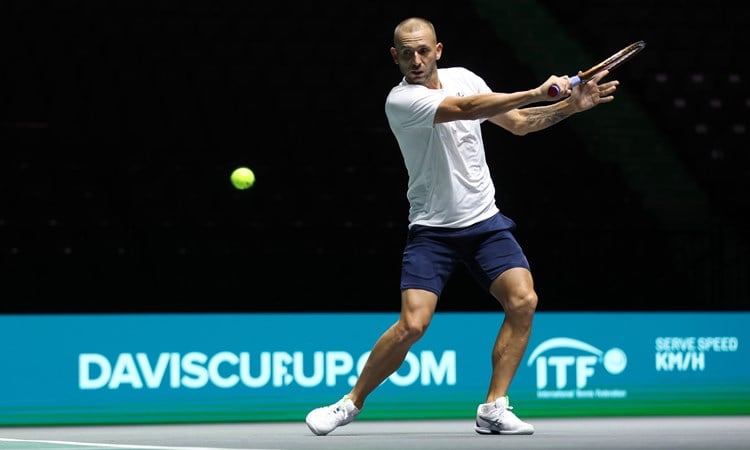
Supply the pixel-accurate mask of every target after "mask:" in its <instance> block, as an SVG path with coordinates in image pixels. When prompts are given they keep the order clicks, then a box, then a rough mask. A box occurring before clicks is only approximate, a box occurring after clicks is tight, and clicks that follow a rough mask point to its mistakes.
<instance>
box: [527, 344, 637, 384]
mask: <svg viewBox="0 0 750 450" xmlns="http://www.w3.org/2000/svg"><path fill="white" fill-rule="evenodd" d="M534 365H535V366H536V388H537V397H539V398H624V397H626V396H627V392H626V391H625V390H622V389H586V387H587V386H588V384H589V379H590V378H591V377H593V376H594V375H595V374H596V371H597V367H598V366H601V367H603V368H604V370H605V371H607V372H608V373H610V374H612V375H618V374H620V373H622V372H623V371H624V370H625V367H627V365H628V358H627V355H626V354H625V352H624V351H622V350H621V349H619V348H617V347H614V348H611V349H609V350H607V351H606V352H605V351H602V350H600V349H598V348H596V347H594V346H593V345H590V344H587V343H586V342H583V341H579V340H577V339H572V338H567V337H557V338H552V339H548V340H546V341H544V342H542V343H541V344H539V345H538V346H537V347H536V348H535V349H534V350H533V351H532V352H531V355H530V356H529V361H528V366H529V367H532V366H534ZM551 379H552V381H551ZM551 382H554V387H551V386H550V383H551Z"/></svg>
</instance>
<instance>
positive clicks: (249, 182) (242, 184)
mask: <svg viewBox="0 0 750 450" xmlns="http://www.w3.org/2000/svg"><path fill="white" fill-rule="evenodd" d="M230 179H231V180H232V184H233V185H234V187H236V188H237V189H240V190H244V189H248V188H251V187H253V185H254V184H255V174H254V173H253V171H252V170H250V169H248V168H247V167H238V168H236V169H234V171H233V172H232V176H231V177H230Z"/></svg>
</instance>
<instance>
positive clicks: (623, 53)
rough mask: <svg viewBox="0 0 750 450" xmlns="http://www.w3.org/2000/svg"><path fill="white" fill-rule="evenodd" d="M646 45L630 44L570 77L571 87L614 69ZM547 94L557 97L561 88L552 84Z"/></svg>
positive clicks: (640, 43) (639, 43)
mask: <svg viewBox="0 0 750 450" xmlns="http://www.w3.org/2000/svg"><path fill="white" fill-rule="evenodd" d="M645 46H646V43H645V42H644V41H638V42H634V43H632V44H630V45H628V46H627V47H625V48H623V49H622V50H620V51H619V52H617V53H615V54H614V55H612V56H610V57H609V58H607V59H605V60H604V61H602V62H600V63H599V64H597V65H595V66H593V67H591V68H590V69H588V70H587V71H585V72H582V73H581V74H580V75H575V76H572V77H570V87H571V88H573V87H575V86H577V85H579V84H580V83H586V82H587V81H589V80H590V79H591V78H593V77H594V76H595V75H596V74H598V73H600V72H602V71H604V70H609V71H612V69H614V68H615V67H617V66H619V65H620V64H622V63H624V62H625V61H627V60H629V59H630V58H632V57H633V56H635V55H636V54H637V53H638V52H640V51H641V50H643V48H644V47H645ZM547 95H549V96H550V97H552V98H554V97H557V96H558V95H560V88H559V87H558V86H556V85H552V86H550V88H549V89H548V90H547Z"/></svg>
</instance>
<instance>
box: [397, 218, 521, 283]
mask: <svg viewBox="0 0 750 450" xmlns="http://www.w3.org/2000/svg"><path fill="white" fill-rule="evenodd" d="M515 227H516V224H515V223H514V222H513V221H512V220H511V219H509V218H508V217H505V216H504V215H502V214H500V213H498V214H497V215H495V216H493V217H490V218H489V219H487V220H484V221H482V222H479V223H476V224H474V225H470V226H468V227H465V228H436V227H428V226H421V225H414V226H412V227H411V228H410V229H409V234H408V236H407V239H406V246H405V248H404V255H403V259H402V261H401V290H402V291H403V290H404V289H412V288H416V289H424V290H427V291H431V292H434V293H435V294H436V295H437V296H438V297H440V294H441V293H442V292H443V288H444V287H445V284H446V283H447V282H448V279H449V278H450V277H451V275H452V274H453V272H454V271H455V270H456V267H457V266H458V264H464V265H465V266H466V268H467V269H468V270H469V273H471V275H472V276H473V277H474V279H476V280H477V282H478V283H479V284H480V285H481V286H482V289H484V290H485V291H487V292H489V290H490V285H491V284H492V281H493V280H495V278H497V277H498V276H500V274H502V273H503V272H505V271H506V270H508V269H511V268H514V267H525V268H527V269H529V262H528V261H527V260H526V255H524V253H523V250H522V249H521V246H520V245H519V244H518V242H517V241H516V238H515V237H514V236H513V233H512V230H513V229H514V228H515Z"/></svg>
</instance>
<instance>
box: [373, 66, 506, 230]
mask: <svg viewBox="0 0 750 450" xmlns="http://www.w3.org/2000/svg"><path fill="white" fill-rule="evenodd" d="M438 77H439V78H440V83H441V85H442V89H429V88H426V87H424V86H422V85H418V84H408V83H407V82H406V81H405V80H402V81H401V83H399V84H398V85H397V86H395V87H393V89H391V91H390V93H389V94H388V97H387V98H386V101H385V114H386V117H387V118H388V124H389V125H390V127H391V131H392V132H393V134H394V136H395V137H396V140H397V141H398V144H399V147H400V148H401V154H402V156H403V158H404V164H405V165H406V170H407V173H408V175H409V183H408V188H407V192H406V196H407V199H408V200H409V227H411V226H412V225H416V224H419V225H429V226H434V227H447V228H459V227H466V226H469V225H472V224H475V223H477V222H479V221H481V220H484V219H487V218H489V217H491V216H493V215H494V214H496V213H497V212H499V210H498V208H497V206H496V204H495V186H494V184H493V182H492V178H491V176H490V172H489V167H488V166H487V161H486V159H485V154H484V142H483V141H482V131H481V128H480V125H481V123H482V122H483V120H459V121H454V122H446V123H440V124H434V123H433V120H434V117H435V113H436V112H437V109H438V105H440V102H442V101H443V99H444V98H445V97H447V96H466V95H471V94H478V93H489V92H492V90H491V89H490V88H489V87H488V86H487V84H486V83H485V82H484V80H482V79H481V78H480V77H479V76H477V75H476V74H474V73H473V72H471V71H469V70H467V69H465V68H462V67H453V68H446V69H438Z"/></svg>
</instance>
